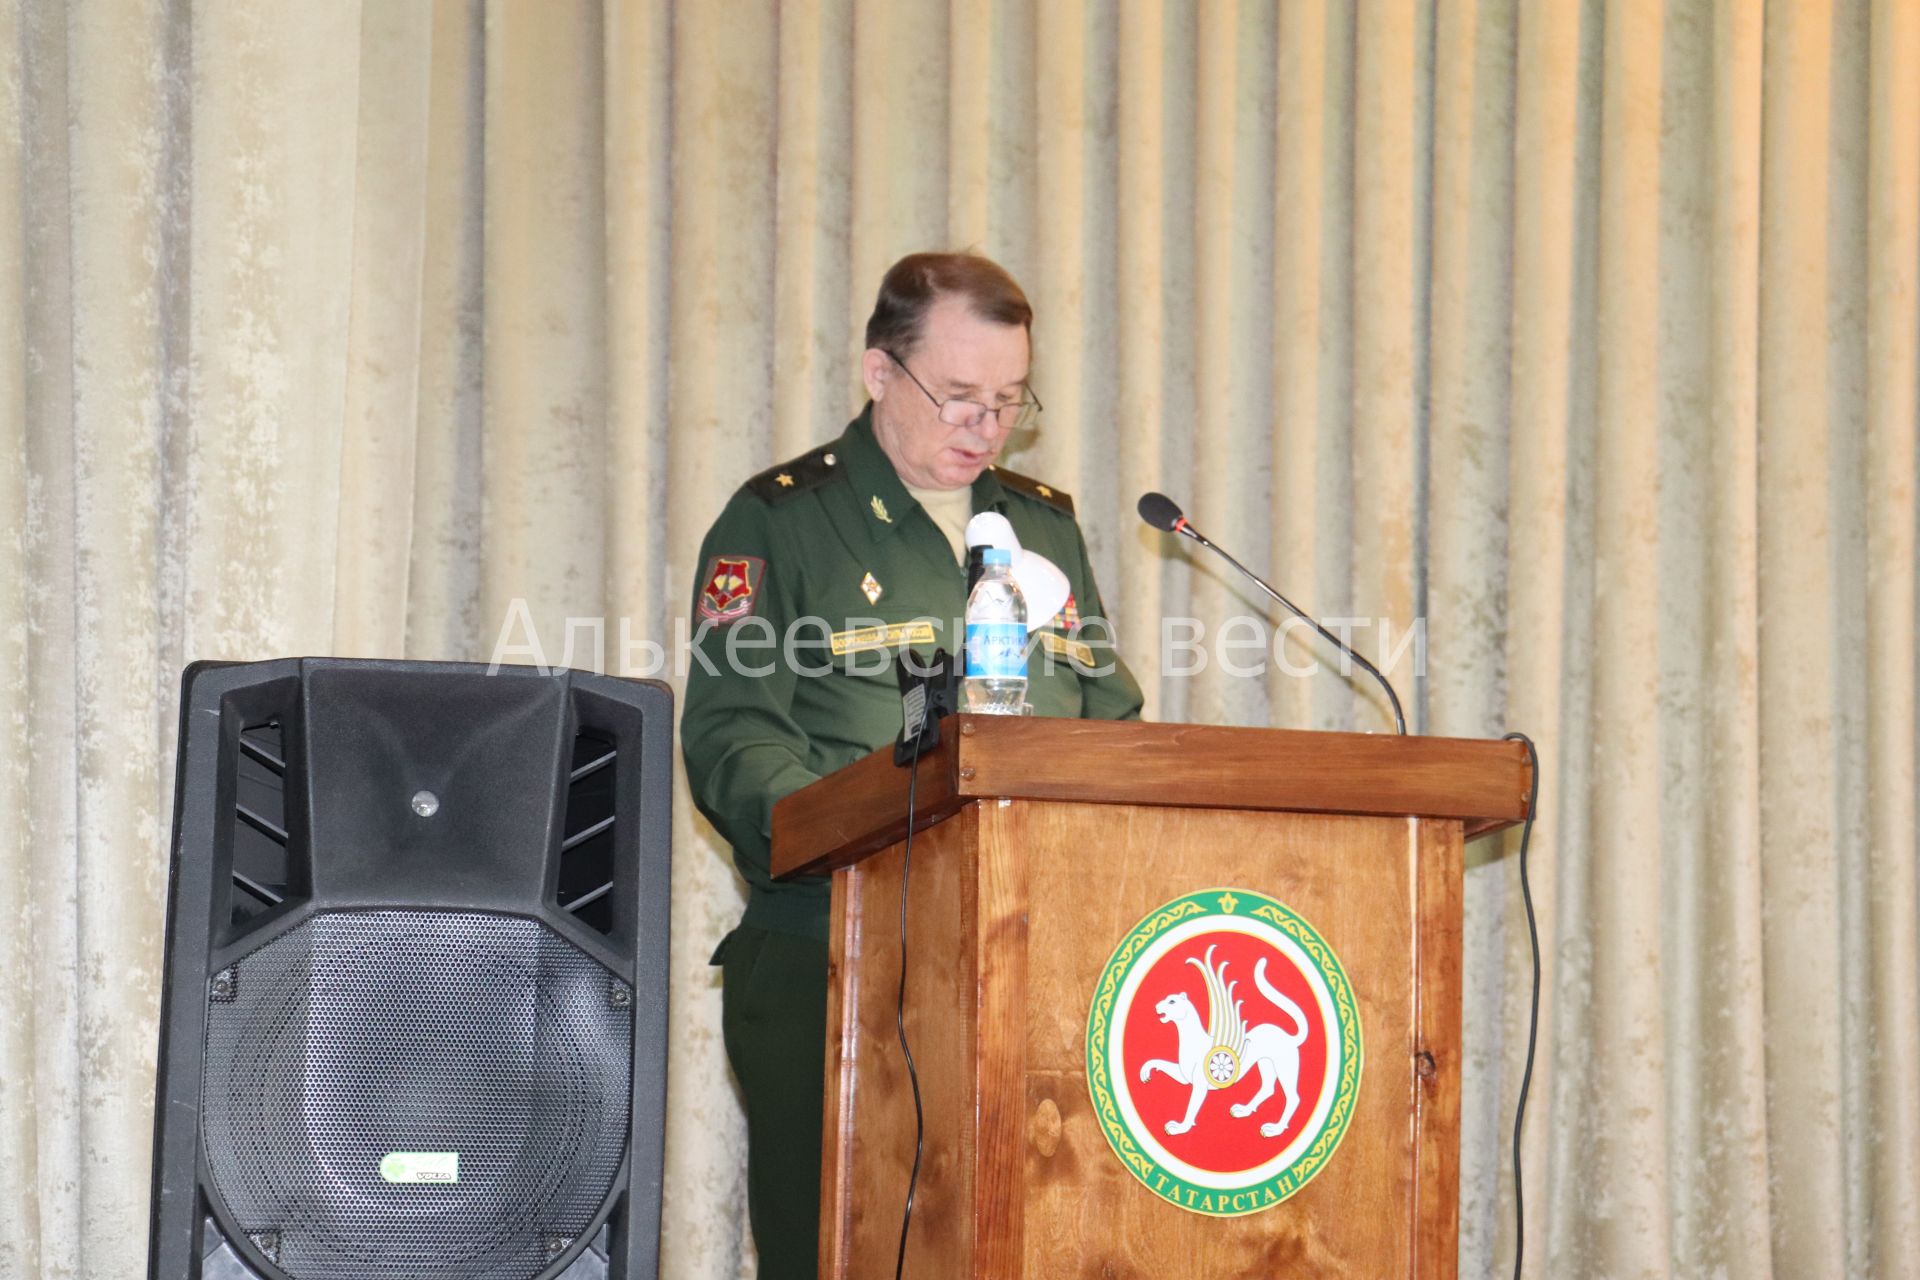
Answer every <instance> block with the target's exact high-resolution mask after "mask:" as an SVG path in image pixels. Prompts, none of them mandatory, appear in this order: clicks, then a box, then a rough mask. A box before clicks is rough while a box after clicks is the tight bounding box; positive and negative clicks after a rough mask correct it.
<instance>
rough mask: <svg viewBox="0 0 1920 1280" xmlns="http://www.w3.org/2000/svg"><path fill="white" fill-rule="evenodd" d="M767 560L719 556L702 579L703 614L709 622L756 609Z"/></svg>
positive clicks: (725, 620)
mask: <svg viewBox="0 0 1920 1280" xmlns="http://www.w3.org/2000/svg"><path fill="white" fill-rule="evenodd" d="M765 572H766V561H764V560H761V559H760V558H759V557H757V556H715V557H713V559H711V560H709V561H708V562H707V571H706V573H705V574H704V575H703V576H702V577H701V579H700V581H701V583H702V586H701V587H700V616H701V617H702V618H704V619H706V620H707V621H709V622H733V621H736V620H738V619H740V618H745V617H747V616H749V615H751V614H752V613H753V593H754V592H755V591H757V590H758V589H759V587H760V578H761V576H762V575H763V574H764V573H765Z"/></svg>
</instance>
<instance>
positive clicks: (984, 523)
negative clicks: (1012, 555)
mask: <svg viewBox="0 0 1920 1280" xmlns="http://www.w3.org/2000/svg"><path fill="white" fill-rule="evenodd" d="M967 545H968V546H969V547H1003V548H1005V549H1006V550H1008V551H1018V550H1019V549H1020V535H1019V534H1017V533H1015V532H1014V531H1013V522H1012V521H1010V520H1008V519H1007V518H1006V517H1005V516H1003V515H1001V514H1000V513H999V512H998V511H981V512H978V513H976V514H975V515H974V517H973V519H971V520H969V521H967Z"/></svg>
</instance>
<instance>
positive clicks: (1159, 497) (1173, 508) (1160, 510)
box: [1140, 493, 1180, 533]
mask: <svg viewBox="0 0 1920 1280" xmlns="http://www.w3.org/2000/svg"><path fill="white" fill-rule="evenodd" d="M1140 518H1141V519H1142V520H1145V521H1146V522H1147V523H1148V524H1150V525H1152V526H1153V527H1154V528H1156V529H1161V530H1164V531H1166V532H1167V533H1172V532H1173V531H1174V526H1175V525H1177V524H1179V523H1180V506H1179V504H1178V503H1176V502H1175V501H1174V500H1173V499H1172V498H1169V497H1168V496H1167V495H1166V494H1164V493H1143V494H1141V495H1140Z"/></svg>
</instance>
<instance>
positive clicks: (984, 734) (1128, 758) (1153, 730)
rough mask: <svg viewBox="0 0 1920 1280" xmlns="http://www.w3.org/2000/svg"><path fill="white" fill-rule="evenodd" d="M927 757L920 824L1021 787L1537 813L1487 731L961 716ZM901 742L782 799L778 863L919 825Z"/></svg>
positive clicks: (1491, 817) (1524, 776)
mask: <svg viewBox="0 0 1920 1280" xmlns="http://www.w3.org/2000/svg"><path fill="white" fill-rule="evenodd" d="M940 743H941V745H940V746H939V747H937V748H935V749H934V750H932V751H930V752H928V753H927V755H926V756H924V757H923V758H922V759H921V761H920V765H919V769H920V777H919V783H918V790H917V794H916V796H915V806H914V828H915V829H916V830H919V829H921V828H924V827H927V826H931V825H932V824H933V823H935V822H939V821H941V820H942V819H944V818H946V817H948V816H950V815H951V814H953V813H954V812H956V811H957V810H959V808H960V807H961V806H962V805H964V804H966V803H968V802H969V801H971V800H977V799H986V798H992V797H1001V796H1005V797H1009V798H1015V799H1029V800H1056V801H1077V802H1082V803H1092V804H1141V805H1164V806H1168V807H1173V808H1203V809H1262V810H1275V811H1288V812H1297V813H1330V814H1335V813H1337V814H1361V815H1369V816H1376V817H1423V818H1454V819H1459V820H1460V821H1461V822H1462V823H1463V824H1464V828H1465V834H1466V837H1467V838H1468V839H1472V838H1473V837H1475V836H1480V835H1485V834H1488V833H1489V832H1493V831H1498V830H1501V829H1502V828H1505V827H1508V826H1511V825H1513V824H1514V823H1516V822H1519V821H1521V820H1522V819H1524V818H1525V817H1526V807H1527V788H1528V785H1529V782H1530V781H1531V779H1530V778H1529V775H1528V765H1527V753H1526V748H1525V747H1524V746H1522V745H1521V744H1520V743H1518V742H1506V741H1499V740H1488V739H1478V738H1423V737H1404V738H1403V737H1400V736H1398V735H1392V734H1370V733H1319V732H1311V731H1305V730H1297V729H1249V728H1236V727H1231V726H1226V725H1200V724H1148V723H1143V722H1139V721H1113V720H1066V719H1054V718H1048V717H1033V718H1027V717H1019V718H1016V717H1007V716H975V715H957V716H952V717H949V718H948V719H947V720H945V721H942V722H941V726H940ZM907 782H908V778H907V770H906V769H905V768H903V767H900V766H897V765H895V764H894V763H893V747H892V746H891V745H888V746H886V747H883V748H882V749H880V750H878V751H875V752H873V753H872V754H870V755H867V756H864V757H862V758H861V759H859V760H856V761H854V762H853V763H852V764H850V765H848V766H847V767H846V768H844V769H842V770H840V771H839V772H838V773H835V774H833V775H831V776H830V777H826V778H822V779H820V781H818V782H816V783H813V784H812V785H811V786H808V787H805V788H803V789H801V790H800V791H796V792H795V793H793V794H792V795H790V796H788V797H786V798H785V799H783V800H781V801H780V802H779V804H777V805H775V806H774V811H773V873H774V875H776V876H787V875H797V874H814V875H818V874H822V873H825V872H828V871H833V870H837V869H838V868H840V867H844V866H847V865H849V864H851V863H853V862H857V861H859V860H860V859H861V858H863V857H866V856H867V855H868V854H871V853H875V852H878V851H879V850H881V849H884V848H887V847H888V846H889V845H892V844H895V843H897V842H898V841H900V840H901V839H903V838H904V837H905V835H906V810H907Z"/></svg>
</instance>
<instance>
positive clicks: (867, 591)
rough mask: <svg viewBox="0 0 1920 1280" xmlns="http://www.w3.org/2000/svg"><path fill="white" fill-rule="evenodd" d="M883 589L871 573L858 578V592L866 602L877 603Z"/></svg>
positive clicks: (876, 499) (876, 500)
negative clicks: (864, 597)
mask: <svg viewBox="0 0 1920 1280" xmlns="http://www.w3.org/2000/svg"><path fill="white" fill-rule="evenodd" d="M874 501H875V502H878V501H880V499H878V498H875V499H874ZM884 590H886V588H885V587H882V586H881V585H880V580H879V579H878V578H876V577H874V576H873V575H872V574H871V573H869V574H868V575H867V576H866V577H864V578H862V579H860V593H861V594H862V595H864V596H866V598H867V603H868V604H879V603H880V593H881V592H882V591H884Z"/></svg>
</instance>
